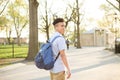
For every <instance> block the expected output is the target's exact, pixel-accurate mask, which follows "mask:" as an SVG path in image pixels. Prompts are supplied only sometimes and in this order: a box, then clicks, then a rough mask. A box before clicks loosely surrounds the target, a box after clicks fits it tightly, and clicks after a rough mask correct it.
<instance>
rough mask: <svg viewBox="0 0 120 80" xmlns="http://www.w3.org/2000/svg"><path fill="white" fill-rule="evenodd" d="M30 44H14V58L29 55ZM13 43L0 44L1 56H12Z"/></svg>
mask: <svg viewBox="0 0 120 80" xmlns="http://www.w3.org/2000/svg"><path fill="white" fill-rule="evenodd" d="M27 51H28V45H22V46H17V45H14V58H23V57H26V56H27ZM12 54H13V53H12V45H0V58H12Z"/></svg>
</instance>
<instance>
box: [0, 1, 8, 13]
mask: <svg viewBox="0 0 120 80" xmlns="http://www.w3.org/2000/svg"><path fill="white" fill-rule="evenodd" d="M8 3H9V0H0V7H2V9H1V11H0V15H1V14H2V13H3V11H4V10H5V8H6V6H7V5H8Z"/></svg>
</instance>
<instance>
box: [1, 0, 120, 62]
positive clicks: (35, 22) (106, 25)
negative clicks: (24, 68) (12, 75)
mask: <svg viewBox="0 0 120 80" xmlns="http://www.w3.org/2000/svg"><path fill="white" fill-rule="evenodd" d="M59 17H61V18H64V19H65V21H66V32H65V35H64V36H65V39H66V40H69V45H70V46H74V47H76V48H80V49H81V48H82V47H105V48H106V49H109V50H112V51H115V44H116V43H115V42H116V41H118V42H119V41H120V39H119V37H120V26H119V25H120V0H0V59H1V60H2V59H12V58H14V59H16V58H25V59H27V60H33V59H34V56H35V55H36V53H37V52H38V50H39V46H40V45H41V44H42V43H45V42H46V41H47V40H48V39H49V38H50V37H51V35H52V34H53V33H54V27H53V25H52V22H53V20H54V19H56V18H59ZM117 44H118V43H117ZM2 62H3V61H2ZM4 62H5V61H4Z"/></svg>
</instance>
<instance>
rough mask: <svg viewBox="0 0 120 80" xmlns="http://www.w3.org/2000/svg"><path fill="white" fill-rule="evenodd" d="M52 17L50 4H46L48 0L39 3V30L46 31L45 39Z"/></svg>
mask: <svg viewBox="0 0 120 80" xmlns="http://www.w3.org/2000/svg"><path fill="white" fill-rule="evenodd" d="M51 5H52V3H51ZM42 8H44V10H42ZM52 17H53V14H52V12H51V6H48V0H44V1H43V4H41V15H40V20H41V23H42V24H40V27H41V28H40V30H41V31H42V32H45V33H46V36H47V40H48V39H49V32H50V30H49V28H50V25H51V21H52Z"/></svg>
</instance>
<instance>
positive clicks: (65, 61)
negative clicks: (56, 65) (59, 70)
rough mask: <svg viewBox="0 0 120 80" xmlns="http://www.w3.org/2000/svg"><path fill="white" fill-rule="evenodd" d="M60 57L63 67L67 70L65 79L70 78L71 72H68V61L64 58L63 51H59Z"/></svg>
mask: <svg viewBox="0 0 120 80" xmlns="http://www.w3.org/2000/svg"><path fill="white" fill-rule="evenodd" d="M60 56H61V58H62V61H63V63H64V65H65V67H66V68H67V75H68V76H67V78H70V76H71V72H70V68H69V65H68V61H67V58H66V55H65V51H64V50H61V51H60Z"/></svg>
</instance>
